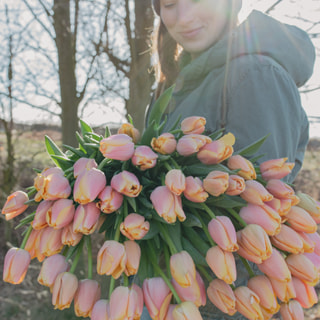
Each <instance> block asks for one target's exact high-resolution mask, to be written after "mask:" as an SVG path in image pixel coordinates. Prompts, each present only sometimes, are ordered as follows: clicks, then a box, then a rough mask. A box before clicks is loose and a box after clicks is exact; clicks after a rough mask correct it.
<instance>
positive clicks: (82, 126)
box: [80, 120, 93, 136]
mask: <svg viewBox="0 0 320 320" xmlns="http://www.w3.org/2000/svg"><path fill="white" fill-rule="evenodd" d="M80 129H81V134H82V136H85V135H86V134H87V133H88V132H93V130H92V128H91V127H90V126H89V125H88V124H87V123H86V122H84V121H83V120H80Z"/></svg>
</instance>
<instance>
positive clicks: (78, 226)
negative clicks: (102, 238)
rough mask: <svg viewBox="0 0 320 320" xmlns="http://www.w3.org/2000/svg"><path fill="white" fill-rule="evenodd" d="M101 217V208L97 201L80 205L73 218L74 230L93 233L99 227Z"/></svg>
mask: <svg viewBox="0 0 320 320" xmlns="http://www.w3.org/2000/svg"><path fill="white" fill-rule="evenodd" d="M99 217H100V210H99V209H98V208H97V206H96V204H95V203H93V202H90V203H88V204H85V205H79V206H78V207H77V209H76V212H75V215H74V219H73V232H80V233H83V234H86V235H89V234H92V233H93V232H94V231H95V230H96V228H97V225H98V222H99Z"/></svg>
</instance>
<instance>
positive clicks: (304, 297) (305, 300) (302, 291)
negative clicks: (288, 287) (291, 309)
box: [292, 277, 318, 309]
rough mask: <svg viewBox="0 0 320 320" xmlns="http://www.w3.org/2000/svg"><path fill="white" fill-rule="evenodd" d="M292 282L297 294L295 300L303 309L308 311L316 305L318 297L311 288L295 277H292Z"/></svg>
mask: <svg viewBox="0 0 320 320" xmlns="http://www.w3.org/2000/svg"><path fill="white" fill-rule="evenodd" d="M292 281H293V286H294V288H295V290H296V294H297V296H296V298H295V299H296V300H297V301H298V302H299V303H300V304H301V306H302V307H303V308H306V309H309V308H311V307H312V306H313V305H314V304H316V303H318V295H317V292H316V290H315V288H314V287H313V286H311V285H310V284H308V283H306V282H304V281H302V280H300V279H299V278H297V277H292Z"/></svg>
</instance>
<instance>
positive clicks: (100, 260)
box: [97, 240, 127, 279]
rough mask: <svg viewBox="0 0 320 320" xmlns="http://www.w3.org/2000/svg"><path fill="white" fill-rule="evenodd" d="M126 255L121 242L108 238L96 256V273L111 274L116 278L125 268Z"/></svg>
mask: <svg viewBox="0 0 320 320" xmlns="http://www.w3.org/2000/svg"><path fill="white" fill-rule="evenodd" d="M126 263H127V255H126V251H125V247H124V245H123V244H121V243H119V242H117V241H114V240H108V241H105V242H104V244H103V246H102V247H101V248H100V250H99V252H98V257H97V273H98V274H100V275H102V274H106V275H112V277H113V278H115V279H118V278H119V277H120V276H121V274H122V272H123V271H124V270H125V268H126Z"/></svg>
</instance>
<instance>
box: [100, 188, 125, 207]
mask: <svg viewBox="0 0 320 320" xmlns="http://www.w3.org/2000/svg"><path fill="white" fill-rule="evenodd" d="M98 197H99V199H100V201H98V202H97V203H96V205H97V207H98V208H99V209H100V210H101V211H102V212H104V213H112V212H115V211H117V210H118V209H119V208H120V207H121V206H122V203H123V195H122V194H121V193H119V192H118V191H116V190H114V189H113V188H112V187H111V186H106V187H105V188H104V189H103V190H102V191H101V192H100V194H99V196H98Z"/></svg>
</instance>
